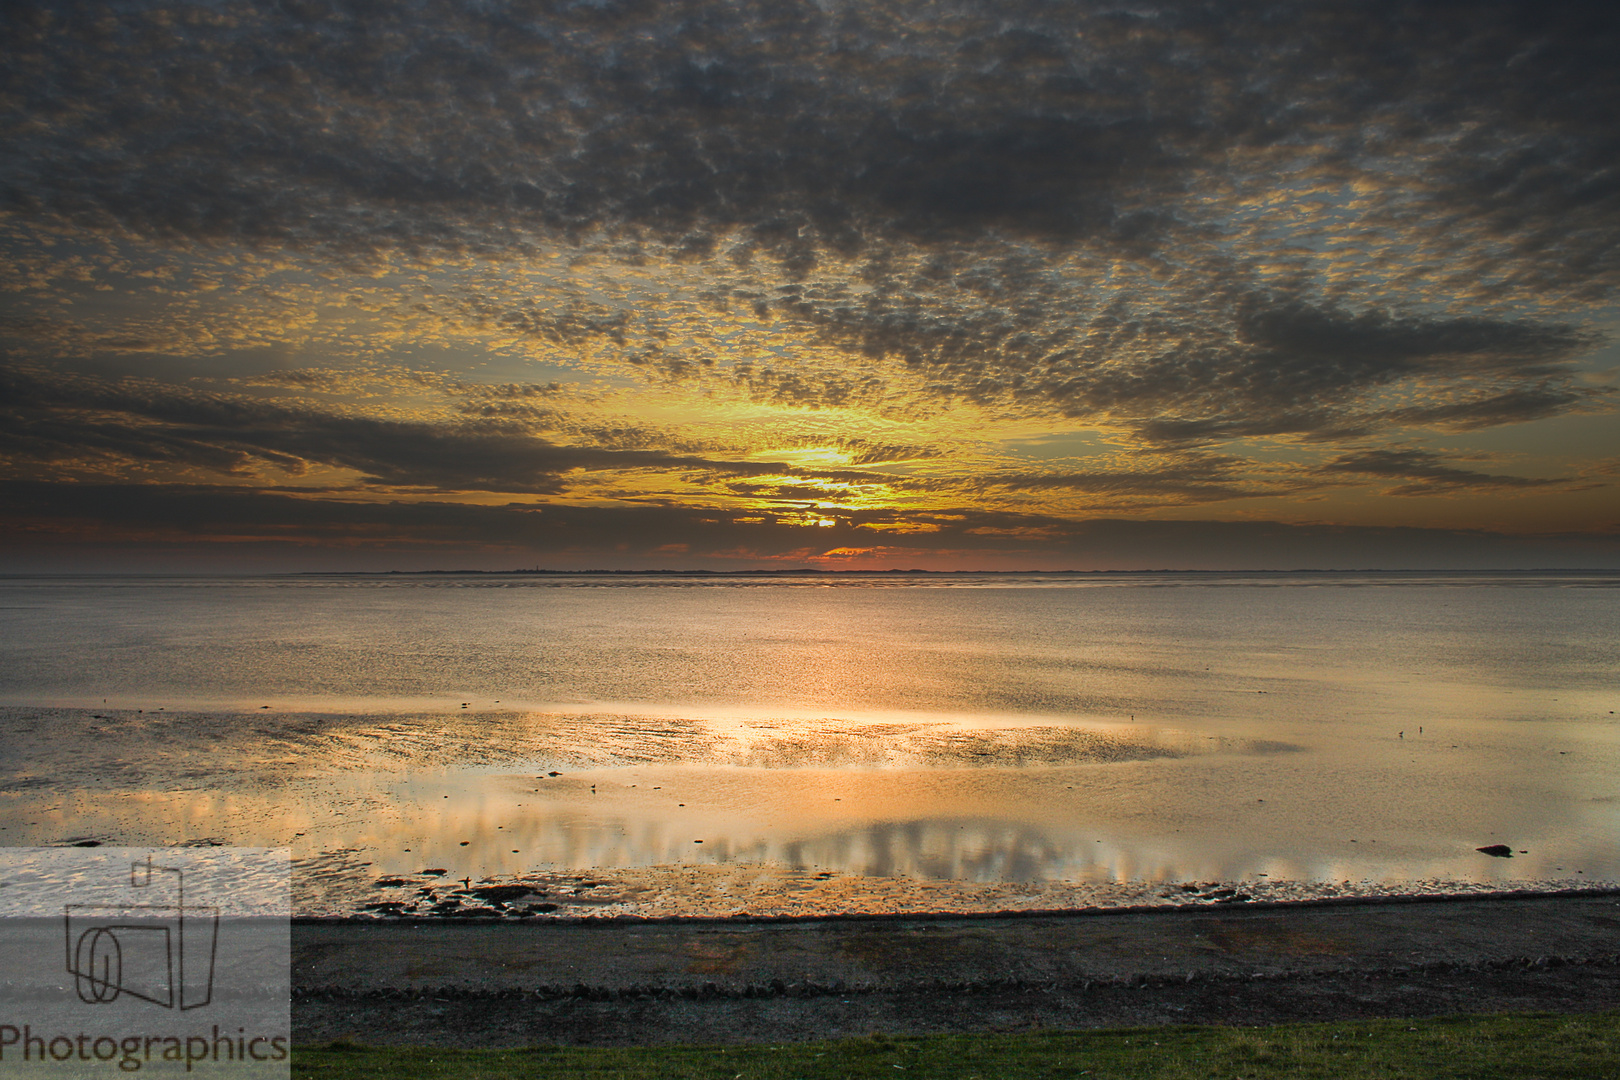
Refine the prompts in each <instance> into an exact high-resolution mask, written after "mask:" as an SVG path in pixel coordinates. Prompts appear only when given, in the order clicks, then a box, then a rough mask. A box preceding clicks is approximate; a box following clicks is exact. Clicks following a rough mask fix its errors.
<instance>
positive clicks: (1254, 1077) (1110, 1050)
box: [292, 1012, 1620, 1080]
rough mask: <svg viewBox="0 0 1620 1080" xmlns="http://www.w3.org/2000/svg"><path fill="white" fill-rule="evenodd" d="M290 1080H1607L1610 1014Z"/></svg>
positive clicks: (317, 1073)
mask: <svg viewBox="0 0 1620 1080" xmlns="http://www.w3.org/2000/svg"><path fill="white" fill-rule="evenodd" d="M292 1072H293V1076H294V1077H295V1078H296V1080H371V1078H373V1077H375V1078H378V1080H381V1078H384V1077H386V1078H390V1080H391V1078H394V1077H411V1078H413V1080H432V1078H437V1077H445V1078H447V1080H448V1078H451V1077H454V1078H455V1080H481V1078H488V1080H494V1078H497V1077H499V1078H503V1080H540V1078H550V1077H568V1078H575V1077H601V1078H608V1077H612V1078H614V1080H640V1078H647V1080H687V1078H690V1080H823V1078H825V1080H834V1078H836V1080H845V1078H868V1077H883V1078H885V1080H895V1078H896V1077H898V1076H903V1075H904V1076H919V1077H950V1078H961V1080H970V1078H977V1080H1025V1078H1035V1077H1087V1078H1091V1080H1227V1078H1232V1080H1271V1078H1273V1077H1276V1078H1278V1080H1282V1078H1287V1080H1315V1078H1321V1080H1360V1078H1368V1080H1373V1078H1376V1080H1405V1078H1412V1080H1420V1078H1421V1080H1448V1078H1453V1077H1455V1078H1457V1080H1464V1078H1466V1080H1495V1078H1502V1080H1508V1078H1512V1080H1525V1078H1527V1077H1537V1078H1544V1080H1555V1078H1566V1077H1567V1078H1570V1080H1620V1012H1607V1013H1593V1014H1581V1015H1547V1014H1528V1015H1500V1016H1455V1017H1441V1018H1430V1019H1423V1020H1354V1021H1343V1022H1338V1023H1331V1024H1283V1025H1277V1026H1272V1027H1212V1026H1204V1027H1171V1028H1119V1029H1112V1030H1105V1031H1062V1032H1035V1033H1025V1034H975V1035H930V1036H922V1037H917V1038H910V1037H898V1036H896V1037H884V1036H874V1037H870V1038H859V1039H839V1040H834V1041H827V1042H813V1043H785V1044H782V1045H777V1046H771V1045H748V1046H724V1047H721V1046H667V1047H628V1048H592V1047H543V1048H536V1049H529V1050H435V1049H427V1048H418V1047H412V1048H383V1047H361V1046H355V1045H352V1044H349V1043H344V1042H338V1043H333V1044H331V1045H329V1046H325V1047H299V1048H298V1049H297V1050H296V1051H295V1052H294V1055H293V1069H292Z"/></svg>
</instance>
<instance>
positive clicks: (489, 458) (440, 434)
mask: <svg viewBox="0 0 1620 1080" xmlns="http://www.w3.org/2000/svg"><path fill="white" fill-rule="evenodd" d="M546 393H547V391H545V390H542V391H540V392H538V393H537V394H536V395H533V396H539V397H542V398H543V397H545V396H546ZM491 396H493V397H496V398H502V397H505V398H512V397H522V396H525V395H524V394H523V392H522V391H521V390H520V389H517V388H514V387H502V388H495V389H494V390H493V391H492V395H491ZM0 410H3V411H4V412H5V413H6V414H7V421H8V422H7V425H6V429H5V433H4V434H3V435H0V446H3V447H4V448H5V450H6V452H7V455H8V457H9V458H10V459H11V460H12V463H13V466H14V467H15V466H16V465H17V464H19V463H21V462H24V461H29V460H31V461H35V462H44V463H72V462H75V461H83V460H85V459H90V460H91V463H92V464H96V463H98V462H97V460H96V459H107V458H110V459H113V461H114V463H116V461H117V460H119V459H122V460H126V461H131V462H148V463H163V464H171V465H176V466H184V467H194V468H198V469H203V470H209V471H216V472H227V473H246V472H249V471H251V469H252V467H253V466H255V465H268V466H272V467H275V468H279V469H281V470H283V471H287V472H292V473H295V474H296V473H302V472H304V471H306V470H308V469H309V468H310V467H312V466H315V465H323V466H330V467H335V468H339V469H347V470H352V471H354V472H356V473H358V474H359V476H360V478H361V479H362V480H363V481H364V482H366V483H371V484H382V485H391V486H398V487H418V488H427V489H436V490H441V491H499V492H509V493H531V494H555V493H558V492H560V491H563V490H565V489H566V487H567V486H568V485H567V482H566V481H565V480H564V477H565V475H566V474H569V473H572V472H576V471H580V470H609V471H617V472H628V471H634V470H675V469H681V470H691V469H700V470H703V471H705V472H710V473H714V474H718V475H739V474H741V475H750V474H756V475H757V474H763V473H779V472H782V471H783V470H784V469H785V468H786V466H785V465H783V464H780V463H753V462H741V463H740V462H728V461H721V460H711V459H708V458H703V457H695V456H690V455H679V454H669V453H663V452H659V451H652V450H638V449H613V448H606V447H601V446H590V445H586V446H573V445H559V444H556V443H551V442H548V441H546V440H544V439H541V438H539V437H537V436H535V435H533V434H532V433H530V432H529V431H528V430H527V429H526V428H525V427H524V426H522V425H515V424H512V423H510V422H508V421H505V420H503V419H500V418H497V419H495V420H492V421H487V422H482V423H477V422H463V423H442V422H441V423H433V422H425V421H402V420H391V419H380V418H377V417H372V416H365V415H352V414H348V415H346V414H342V413H337V412H330V411H323V410H320V409H313V408H299V407H291V406H287V405H282V404H278V403H272V402H265V401H257V400H253V399H248V398H242V397H237V396H231V395H224V394H215V393H204V392H200V391H194V390H186V389H182V388H178V387H173V386H168V385H164V384H159V383H153V382H149V381H139V380H123V381H121V382H117V383H114V382H110V381H107V380H99V379H93V378H89V377H85V376H77V377H71V376H62V375H55V374H51V373H30V372H26V371H22V370H20V369H16V368H11V369H7V368H0ZM619 441H621V442H622V441H624V440H623V439H622V438H621V439H620V440H619Z"/></svg>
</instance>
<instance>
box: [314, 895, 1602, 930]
mask: <svg viewBox="0 0 1620 1080" xmlns="http://www.w3.org/2000/svg"><path fill="white" fill-rule="evenodd" d="M1604 896H1620V886H1607V887H1596V888H1590V889H1558V890H1537V889H1514V890H1509V891H1504V892H1483V893H1437V894H1435V895H1432V896H1430V895H1421V894H1405V895H1398V896H1329V897H1319V898H1312V899H1305V900H1242V901H1238V900H1231V899H1228V900H1215V901H1210V902H1207V903H1186V904H1137V905H1131V906H1123V907H1083V908H1021V909H1017V910H1009V911H960V912H957V911H925V912H889V911H880V912H844V913H837V914H821V915H746V914H745V915H625V914H618V915H552V914H544V915H528V916H520V917H517V918H509V917H504V916H502V917H485V916H471V917H457V916H442V915H414V914H413V915H386V916H381V917H362V916H358V915H295V916H293V918H292V924H293V925H294V926H343V925H354V926H376V925H378V924H383V925H395V924H407V925H411V924H414V925H425V926H454V925H469V926H479V927H489V926H549V925H554V924H561V925H566V926H602V927H613V926H644V925H669V924H674V925H698V924H718V925H726V926H735V925H743V924H772V923H795V924H808V923H833V924H838V923H851V922H876V923H902V922H948V921H957V920H961V921H969V920H973V921H976V920H992V919H1052V918H1086V917H1090V916H1098V915H1167V914H1174V913H1177V912H1186V911H1206V912H1207V911H1225V910H1242V911H1279V910H1282V911H1287V910H1304V909H1318V908H1335V907H1375V906H1383V905H1390V906H1393V905H1401V904H1452V903H1466V902H1469V901H1501V900H1514V901H1533V900H1557V899H1580V898H1594V897H1604Z"/></svg>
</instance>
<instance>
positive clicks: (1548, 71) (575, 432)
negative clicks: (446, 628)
mask: <svg viewBox="0 0 1620 1080" xmlns="http://www.w3.org/2000/svg"><path fill="white" fill-rule="evenodd" d="M0 41H3V42H4V44H3V45H0V50H3V53H4V60H5V62H4V64H0V132H3V134H0V148H3V153H0V414H3V422H0V522H3V527H0V571H8V572H37V571H109V570H112V571H131V572H145V571H175V570H187V569H206V570H214V571H228V570H244V571H251V570H271V571H281V570H389V569H401V570H418V569H452V568H474V569H503V568H514V567H537V566H538V567H546V568H552V569H588V568H608V569H637V568H663V569H711V570H741V569H754V568H768V569H769V568H777V569H779V568H794V567H817V568H823V569H884V568H923V569H936V570H977V569H985V570H1020V569H1049V570H1098V569H1154V568H1178V569H1182V568H1185V569H1253V568H1270V569H1294V568H1303V567H1318V568H1358V569H1359V568H1374V567H1378V568H1389V569H1394V568H1466V567H1617V566H1620V496H1617V486H1616V485H1617V483H1620V423H1617V422H1616V415H1615V412H1616V408H1617V406H1620V395H1617V393H1616V387H1617V385H1620V341H1617V337H1616V334H1617V331H1620V307H1617V303H1616V286H1617V284H1620V127H1617V125H1616V121H1615V118H1616V117H1617V116H1620V66H1617V65H1616V64H1615V57H1616V56H1620V8H1616V7H1615V6H1614V5H1612V4H1592V5H1585V4H1581V5H1577V4H1564V3H1548V2H1540V3H1512V4H1493V3H1489V2H1467V3H1457V4H1444V3H1422V4H1416V3H1414V4H1399V3H1377V2H1366V3H1344V4H1332V5H1328V4H1321V5H1317V4H1299V3H1292V2H1290V3H1278V4H1248V3H1140V4H1127V5H1117V4H1101V3H1098V4H1090V3H1084V2H1062V3H1056V2H1029V0H997V2H993V3H931V2H921V0H917V2H911V0H901V2H888V0H859V2H850V3H842V2H837V0H823V2H800V0H762V2H759V3H746V2H737V3H725V2H687V3H683V2H679V0H655V2H645V3H643V2H578V3H575V2H555V3H505V2H500V0H488V2H482V3H477V4H471V3H462V2H455V3H449V2H440V0H417V2H398V3H394V2H389V3H373V2H368V0H359V2H353V3H340V2H330V0H282V2H277V3H268V2H266V3H235V2H221V3H197V4H173V3H143V2H128V3H113V4H83V5H79V4H46V5H31V4H27V3H17V4H7V5H5V6H4V7H3V9H0Z"/></svg>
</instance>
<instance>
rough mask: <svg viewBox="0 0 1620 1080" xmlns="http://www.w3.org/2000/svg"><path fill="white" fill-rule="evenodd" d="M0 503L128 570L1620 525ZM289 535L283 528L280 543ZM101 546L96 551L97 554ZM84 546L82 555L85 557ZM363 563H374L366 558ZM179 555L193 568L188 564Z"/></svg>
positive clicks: (697, 559) (1582, 554) (1291, 538)
mask: <svg viewBox="0 0 1620 1080" xmlns="http://www.w3.org/2000/svg"><path fill="white" fill-rule="evenodd" d="M0 512H3V513H5V514H6V515H7V517H8V518H9V519H11V520H27V521H29V522H31V523H32V526H31V528H30V529H29V530H27V531H22V530H17V531H12V532H9V533H7V534H6V535H5V536H4V537H3V538H0V551H3V552H4V553H5V554H6V557H7V558H8V560H9V561H10V562H11V563H12V564H13V565H16V564H19V563H28V564H32V565H39V566H42V567H48V566H52V565H57V562H55V561H53V560H60V559H70V558H74V557H82V558H88V557H91V555H93V554H94V553H96V552H106V551H109V550H110V551H115V552H119V553H120V554H118V555H117V559H118V560H119V561H118V563H117V565H118V566H120V567H121V568H123V569H129V568H130V567H131V565H132V561H133V562H137V563H138V562H139V560H141V559H143V558H150V559H153V560H158V561H159V563H160V564H161V560H162V559H163V558H165V557H166V556H165V554H164V553H165V552H170V551H174V550H176V549H177V548H179V549H183V550H185V551H186V552H188V553H189V554H188V555H187V556H186V558H187V559H188V560H193V561H194V560H196V559H198V558H207V557H209V553H210V552H211V551H215V550H226V551H236V552H238V554H240V553H241V552H251V553H253V555H254V556H255V557H257V558H260V559H262V560H265V561H266V562H267V563H268V564H270V565H277V566H297V565H301V563H300V562H299V560H304V561H306V562H307V561H309V560H311V559H315V560H320V559H322V558H323V557H324V558H325V559H326V561H319V562H317V565H329V564H330V559H331V558H332V557H335V556H342V555H343V553H345V552H351V553H352V552H355V551H360V552H363V553H364V555H363V557H364V558H365V560H366V562H365V563H364V565H368V566H371V567H373V568H378V567H382V568H386V567H387V566H398V565H399V564H400V562H401V561H409V560H411V559H414V558H420V557H430V558H432V559H433V560H434V562H435V564H436V565H444V561H445V560H446V559H449V560H453V563H452V564H453V565H461V566H469V565H470V566H473V567H479V566H483V567H490V568H509V567H511V566H514V565H533V563H534V561H535V560H536V559H537V558H538V559H540V560H542V561H544V562H547V563H549V564H551V565H554V566H556V565H563V566H574V567H576V568H585V567H592V566H594V567H602V568H610V569H611V568H635V567H640V566H669V565H670V560H669V555H668V553H669V550H670V549H671V545H676V546H679V545H684V546H685V548H686V550H688V551H690V552H691V553H692V554H691V555H690V556H687V557H684V558H683V559H681V560H679V561H680V562H681V563H682V564H683V565H687V566H691V567H696V568H701V567H704V566H708V567H714V568H726V567H731V566H739V565H740V566H759V565H772V564H774V565H800V566H803V565H829V566H838V565H847V559H846V558H845V556H844V555H841V554H839V553H840V552H845V553H859V552H863V551H875V552H877V553H878V555H877V558H878V560H879V561H878V562H877V563H876V565H878V566H883V565H888V566H906V565H918V564H921V563H929V562H931V561H933V560H934V559H936V558H938V557H939V554H940V553H941V552H944V553H948V557H949V559H950V563H949V565H951V566H954V567H958V568H964V567H966V568H971V567H973V566H976V565H992V566H1001V567H1007V566H1022V567H1025V568H1045V569H1093V568H1115V569H1164V568H1204V569H1222V568H1228V569H1245V568H1254V569H1260V568H1311V567H1319V568H1320V567H1338V568H1343V569H1368V568H1375V567H1382V568H1389V569H1401V568H1465V567H1503V566H1509V567H1511V566H1520V567H1555V566H1592V565H1610V566H1612V565H1614V564H1615V561H1616V560H1617V559H1620V535H1616V534H1615V533H1614V532H1613V531H1612V530H1611V531H1609V532H1608V533H1603V534H1570V535H1565V534H1549V535H1525V536H1514V535H1506V534H1502V533H1498V532H1491V531H1486V530H1448V529H1422V528H1371V527H1351V526H1333V525H1293V524H1285V523H1281V522H1274V521H1252V522H1228V521H1127V520H1119V519H1106V518H1099V519H1091V520H1082V521H1071V520H1064V519H1059V518H1053V517H1043V516H1040V515H1021V514H1009V513H987V512H984V511H979V510H976V509H972V508H959V509H955V510H952V511H948V512H940V513H937V514H934V515H923V516H922V520H923V521H924V522H925V523H927V524H928V525H930V526H932V527H931V528H927V529H918V530H912V531H907V530H882V529H880V528H878V526H881V525H883V524H884V523H885V522H886V521H889V520H893V519H892V517H891V516H890V512H886V511H868V512H851V513H849V514H847V515H846V514H844V513H843V512H839V519H840V520H839V521H838V523H837V524H835V525H834V526H832V527H818V526H816V525H814V524H812V523H809V522H802V521H797V520H788V519H778V518H776V517H774V516H771V515H764V516H761V515H759V514H757V513H743V512H738V511H727V510H717V509H714V508H696V507H683V506H660V505H644V506H630V507H593V506H586V507H580V506H540V505H535V504H514V505H508V506H479V505H468V504H462V503H450V502H406V501H393V502H372V501H367V502H360V501H354V500H339V499H330V498H326V499H322V498H310V497H305V496H300V495H294V494H284V493H271V492H258V491H244V490H242V489H230V488H217V487H206V486H200V485H154V484H127V485H120V484H47V483H39V482H6V481H0ZM289 537H292V539H289ZM107 545H111V547H108V546H107ZM87 553H88V554H87ZM379 560H380V562H379ZM188 565H194V562H190V563H188Z"/></svg>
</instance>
